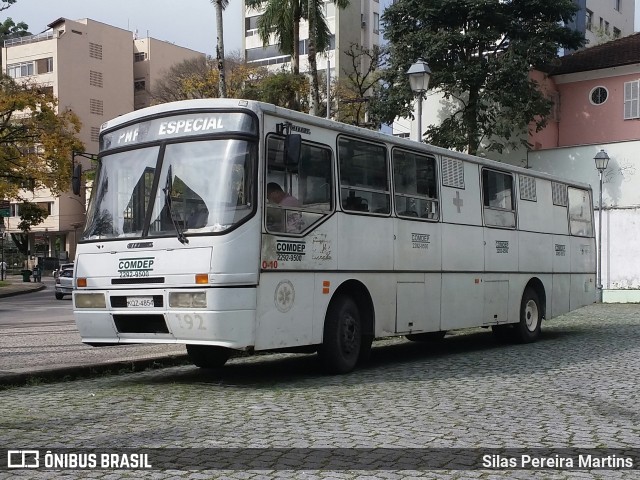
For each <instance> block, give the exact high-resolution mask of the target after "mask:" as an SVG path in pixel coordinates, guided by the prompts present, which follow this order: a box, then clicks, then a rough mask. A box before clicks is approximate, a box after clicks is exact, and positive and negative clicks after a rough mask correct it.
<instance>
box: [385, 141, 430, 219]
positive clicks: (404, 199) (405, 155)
mask: <svg viewBox="0 0 640 480" xmlns="http://www.w3.org/2000/svg"><path fill="white" fill-rule="evenodd" d="M393 177H394V188H395V204H396V212H397V214H398V216H400V217H407V218H424V219H430V220H437V219H438V218H439V216H440V215H439V202H438V194H437V187H436V186H437V182H436V160H435V158H433V157H431V156H426V155H419V154H417V153H415V152H409V151H406V150H400V149H394V150H393Z"/></svg>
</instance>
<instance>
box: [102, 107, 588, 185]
mask: <svg viewBox="0 0 640 480" xmlns="http://www.w3.org/2000/svg"><path fill="white" fill-rule="evenodd" d="M213 108H223V109H229V110H232V109H245V110H251V111H253V112H255V113H256V114H258V115H260V113H269V114H272V115H276V116H281V117H283V118H285V119H288V120H291V121H297V122H301V123H305V124H310V125H314V126H318V127H322V128H327V129H332V128H335V127H336V126H337V125H339V127H340V133H342V134H350V135H355V136H360V137H362V136H366V137H367V138H369V139H370V140H377V141H381V142H387V143H389V142H392V143H393V144H394V145H396V146H400V147H404V148H409V149H416V147H417V142H416V141H415V140H409V139H406V138H400V137H395V136H393V135H389V134H387V133H382V132H377V131H373V130H368V129H365V128H362V127H356V126H353V125H349V124H345V123H340V122H337V121H335V120H328V119H325V118H322V117H316V116H313V115H309V114H306V113H301V112H296V111H294V110H289V109H287V108H284V107H277V106H275V105H272V104H269V103H263V102H258V101H254V100H243V99H236V98H208V99H193V100H180V101H177V102H169V103H163V104H160V105H154V106H151V107H146V108H143V109H140V110H135V111H133V112H130V113H127V114H124V115H121V116H119V117H116V118H114V119H111V120H108V121H107V122H105V123H103V124H102V125H101V127H100V131H101V132H103V131H105V130H108V129H109V130H110V129H112V128H115V127H117V126H118V125H122V124H126V123H131V122H135V121H137V120H140V119H142V118H145V117H151V116H156V115H162V114H168V113H171V112H176V113H177V112H180V111H196V110H207V109H213ZM418 148H421V149H423V150H424V151H425V152H429V153H433V154H437V155H442V156H446V157H449V158H455V159H459V160H464V161H467V162H472V163H477V164H480V165H484V166H487V167H492V168H496V169H502V170H504V169H508V170H509V171H513V172H516V173H520V174H523V175H529V176H533V177H538V178H543V179H546V180H552V181H558V182H562V183H566V184H568V185H572V186H576V187H580V188H585V189H591V186H590V185H589V184H586V183H582V182H576V181H574V180H571V179H567V178H563V177H559V176H557V175H553V174H549V173H544V172H539V171H536V170H531V169H528V168H524V167H519V166H515V165H512V164H510V163H504V162H499V161H496V160H489V159H487V158H482V157H478V156H475V155H469V154H467V153H462V152H456V151H453V150H448V149H446V148H442V147H436V146H434V145H431V144H427V143H421V144H420V147H418Z"/></svg>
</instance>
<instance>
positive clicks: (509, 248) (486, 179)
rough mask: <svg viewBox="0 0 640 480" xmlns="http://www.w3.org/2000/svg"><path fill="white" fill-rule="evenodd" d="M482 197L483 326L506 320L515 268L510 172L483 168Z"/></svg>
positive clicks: (515, 245)
mask: <svg viewBox="0 0 640 480" xmlns="http://www.w3.org/2000/svg"><path fill="white" fill-rule="evenodd" d="M482 199H483V203H482V206H483V218H484V224H485V228H484V247H485V249H484V264H485V265H484V268H485V276H484V310H483V316H484V319H483V322H482V323H483V324H487V325H493V324H497V323H507V322H508V321H509V290H510V289H509V273H516V272H517V271H518V232H517V230H516V207H515V196H514V183H513V174H511V173H506V172H500V171H497V170H491V169H488V168H483V169H482ZM514 300H515V299H514ZM518 302H519V298H518Z"/></svg>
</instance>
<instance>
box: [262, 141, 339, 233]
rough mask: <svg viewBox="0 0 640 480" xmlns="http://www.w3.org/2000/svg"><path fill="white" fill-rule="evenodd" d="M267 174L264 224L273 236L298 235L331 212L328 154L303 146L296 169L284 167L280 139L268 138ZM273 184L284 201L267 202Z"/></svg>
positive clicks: (321, 147)
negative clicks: (276, 186) (279, 234)
mask: <svg viewBox="0 0 640 480" xmlns="http://www.w3.org/2000/svg"><path fill="white" fill-rule="evenodd" d="M266 146H267V149H266V150H267V172H266V176H265V185H264V192H265V193H264V195H265V202H266V208H265V214H266V218H265V224H266V227H267V230H268V231H270V232H274V233H293V234H299V233H303V232H304V231H306V230H308V229H309V227H311V226H312V225H313V224H315V223H316V222H318V221H319V220H320V219H322V218H323V217H324V216H326V215H327V214H328V213H329V212H331V210H332V208H333V198H332V192H333V174H332V168H331V164H332V158H333V156H332V153H331V150H330V149H329V148H328V147H326V146H324V145H318V144H312V143H309V142H304V143H303V144H302V146H301V150H300V161H299V163H298V164H297V165H285V164H284V161H283V149H284V141H283V139H282V137H280V136H276V135H269V136H268V137H267V141H266ZM270 183H275V184H277V185H278V186H279V188H281V189H282V191H283V192H284V196H285V197H286V198H287V200H286V201H283V202H279V203H274V202H273V201H272V200H270V199H269V198H268V193H269V190H270V189H271V190H272V189H273V188H274V187H273V185H272V186H271V187H269V186H268V185H269V184H270Z"/></svg>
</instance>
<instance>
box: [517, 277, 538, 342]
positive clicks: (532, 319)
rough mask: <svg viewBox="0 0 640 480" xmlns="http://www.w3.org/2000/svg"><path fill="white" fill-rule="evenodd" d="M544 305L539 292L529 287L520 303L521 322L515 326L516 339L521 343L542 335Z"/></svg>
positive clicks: (531, 340)
mask: <svg viewBox="0 0 640 480" xmlns="http://www.w3.org/2000/svg"><path fill="white" fill-rule="evenodd" d="M542 316H543V314H542V307H541V305H540V299H539V298H538V294H537V293H536V291H535V290H534V289H532V288H527V289H526V290H525V291H524V294H523V295H522V302H521V303H520V322H518V323H516V324H515V325H514V327H513V333H514V337H515V340H516V341H518V342H520V343H530V342H533V341H535V340H537V339H538V337H539V336H540V327H541V325H542Z"/></svg>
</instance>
